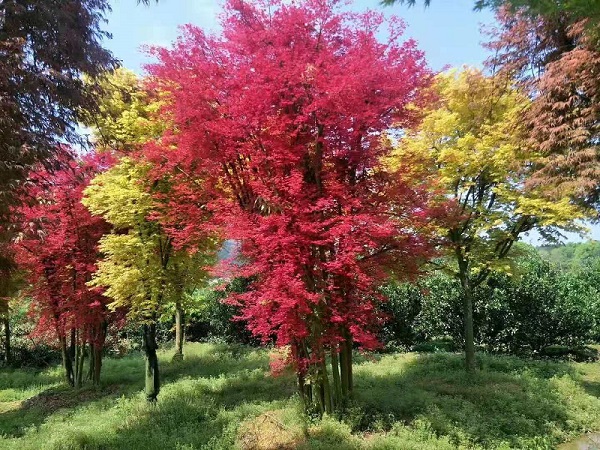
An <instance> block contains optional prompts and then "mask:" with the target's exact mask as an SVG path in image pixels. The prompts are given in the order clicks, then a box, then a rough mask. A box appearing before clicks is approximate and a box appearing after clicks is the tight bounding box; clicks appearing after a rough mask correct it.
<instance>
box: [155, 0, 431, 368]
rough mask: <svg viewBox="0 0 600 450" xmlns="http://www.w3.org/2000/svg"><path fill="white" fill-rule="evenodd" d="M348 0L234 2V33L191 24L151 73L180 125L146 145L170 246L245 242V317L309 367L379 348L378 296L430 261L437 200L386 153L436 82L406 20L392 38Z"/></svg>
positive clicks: (229, 18) (228, 18)
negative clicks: (344, 5) (347, 344)
mask: <svg viewBox="0 0 600 450" xmlns="http://www.w3.org/2000/svg"><path fill="white" fill-rule="evenodd" d="M336 3H337V2H329V1H323V0H306V1H303V2H300V3H289V2H285V1H276V2H270V3H269V6H268V7H267V6H266V5H261V4H260V3H251V2H245V1H240V0H230V1H229V2H227V3H226V5H225V12H224V14H223V16H222V27H223V33H222V35H218V36H209V35H206V34H205V33H204V32H203V31H202V30H200V29H198V28H196V27H193V26H187V27H185V29H184V34H183V36H182V37H181V38H180V39H179V40H178V41H177V43H176V44H175V46H174V48H173V49H171V50H167V49H155V50H154V51H153V52H154V54H155V55H156V56H157V57H158V58H159V63H157V64H155V65H152V66H150V72H151V75H152V76H153V77H154V82H155V83H156V87H158V88H160V89H161V90H163V91H164V92H166V93H167V94H168V95H169V96H170V100H171V101H170V102H168V105H167V106H166V108H167V111H166V112H165V113H166V114H168V115H169V117H172V118H173V120H174V122H175V129H176V130H177V131H176V133H172V134H171V135H167V136H165V137H164V138H163V140H162V145H158V144H152V145H149V146H147V148H146V153H147V157H148V158H149V159H151V160H152V162H153V163H154V165H155V167H157V169H156V170H157V171H158V173H157V178H158V177H165V176H168V177H170V178H171V179H172V180H177V182H174V183H172V185H173V186H175V189H177V192H174V193H173V194H174V195H171V197H170V201H171V210H172V217H177V223H178V224H179V225H180V226H179V228H178V231H177V232H176V233H175V236H174V237H175V239H176V240H177V241H179V242H180V244H179V245H182V244H181V241H185V240H186V239H188V238H189V237H190V236H193V234H194V233H195V232H198V231H199V230H201V228H202V227H203V226H205V227H206V226H208V227H217V226H218V227H221V228H222V229H224V230H225V235H226V237H227V238H229V239H235V240H238V241H239V242H240V243H241V253H242V257H243V260H244V261H245V265H244V266H243V267H242V268H241V272H240V274H241V275H244V276H247V277H252V279H253V280H254V281H253V283H252V285H251V290H250V291H249V292H247V293H244V294H241V295H239V296H237V298H236V301H237V302H239V304H240V305H241V306H242V310H243V314H242V316H243V318H244V319H245V320H247V321H248V323H249V327H250V329H251V331H252V332H253V333H254V334H255V335H258V336H261V337H262V338H263V339H264V340H265V341H267V340H271V339H275V341H276V342H277V344H278V345H291V346H292V355H293V357H294V358H295V361H296V363H298V367H299V368H300V371H301V372H302V371H303V370H304V369H303V368H305V367H306V365H307V364H310V363H311V362H315V361H316V360H319V359H322V358H323V354H324V353H323V349H324V348H336V347H337V345H338V344H339V343H341V342H344V341H348V340H350V341H356V342H358V343H359V344H360V345H361V346H363V347H364V348H373V347H375V346H376V345H377V341H376V339H375V336H374V333H373V330H374V328H373V327H374V325H375V324H377V323H378V321H379V319H380V317H379V316H378V313H377V308H376V303H377V301H379V296H378V295H377V293H376V287H377V286H378V284H379V283H380V282H381V281H382V280H383V279H384V278H385V276H386V270H388V269H389V268H390V267H393V268H394V270H397V271H398V272H399V273H401V274H402V275H410V274H414V273H415V272H416V270H417V265H418V262H419V260H420V259H421V258H422V257H424V256H425V255H426V254H427V253H428V245H427V243H426V240H425V238H424V237H423V235H422V234H420V233H419V228H420V227H421V226H422V225H423V224H425V223H426V222H427V220H428V210H427V207H426V200H427V198H426V196H425V194H424V193H423V192H419V191H418V190H417V189H416V188H414V187H412V186H414V184H413V183H412V182H413V180H410V179H408V177H406V178H403V176H402V174H395V175H394V176H393V177H391V176H390V175H389V174H388V173H387V172H386V171H384V170H383V169H382V158H383V157H385V156H386V155H387V154H388V152H389V151H390V149H391V144H390V142H389V141H388V140H387V139H385V136H384V135H385V133H386V131H388V130H389V129H391V128H393V127H405V126H411V125H413V124H414V122H415V121H416V120H417V117H416V113H415V111H416V108H413V106H416V107H418V106H420V105H421V104H422V102H423V101H424V97H423V96H422V95H421V89H422V88H424V87H426V86H428V84H429V82H430V78H431V77H430V73H429V71H428V69H427V68H426V65H425V62H424V60H423V57H422V54H421V52H419V51H418V50H417V49H416V44H415V42H413V41H410V40H409V41H406V42H400V37H401V35H402V32H403V29H404V25H403V23H402V22H401V21H399V20H391V21H390V23H389V30H388V33H387V34H388V38H389V39H388V41H387V42H385V43H380V42H379V41H378V39H377V36H378V33H379V32H380V28H381V26H382V25H383V16H382V15H381V14H378V13H374V12H368V13H365V14H354V13H344V12H340V11H339V10H338V7H337V5H336ZM206 209H208V210H210V211H212V212H214V214H213V216H212V217H213V220H212V221H211V223H210V224H204V225H202V224H201V222H200V221H201V217H206V215H205V211H206ZM306 342H308V345H305V344H306ZM307 349H308V350H307Z"/></svg>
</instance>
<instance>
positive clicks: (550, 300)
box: [382, 255, 600, 359]
mask: <svg viewBox="0 0 600 450" xmlns="http://www.w3.org/2000/svg"><path fill="white" fill-rule="evenodd" d="M383 291H384V292H383V293H384V294H385V295H386V296H387V297H388V298H389V301H388V302H387V303H385V304H384V305H383V309H384V311H385V312H386V313H387V314H388V316H389V320H388V321H387V324H386V326H385V327H384V329H383V330H382V340H383V341H384V342H385V344H386V346H387V347H388V348H389V349H403V350H422V349H423V350H425V349H434V348H436V347H438V348H443V349H446V350H454V349H458V348H460V347H461V346H462V343H463V321H462V313H461V312H462V299H461V294H460V285H459V283H458V280H456V279H455V278H453V277H451V276H449V275H445V274H442V273H436V274H434V275H431V276H429V277H427V278H424V279H422V280H421V281H420V282H419V283H417V284H408V283H405V284H398V283H391V284H389V285H387V286H386V287H384V289H383ZM474 321H475V336H476V342H477V344H478V346H479V347H480V349H482V350H486V351H489V352H498V353H509V354H515V355H526V356H569V354H570V355H571V356H573V357H574V358H576V359H587V358H591V357H593V356H594V352H593V351H592V350H591V349H586V348H585V346H586V345H587V344H591V343H594V342H600V271H599V270H597V269H596V268H593V267H589V268H586V269H585V270H581V271H578V272H562V271H560V270H559V269H558V268H556V267H555V266H553V265H551V264H550V263H549V262H547V261H545V260H544V259H542V258H541V257H539V256H537V255H530V256H529V257H527V258H525V259H524V260H522V261H519V263H518V264H517V267H516V271H515V273H514V274H512V275H509V274H497V275H494V276H492V277H490V278H489V280H488V282H487V283H485V284H483V285H481V286H479V287H478V288H477V289H476V293H475V311H474Z"/></svg>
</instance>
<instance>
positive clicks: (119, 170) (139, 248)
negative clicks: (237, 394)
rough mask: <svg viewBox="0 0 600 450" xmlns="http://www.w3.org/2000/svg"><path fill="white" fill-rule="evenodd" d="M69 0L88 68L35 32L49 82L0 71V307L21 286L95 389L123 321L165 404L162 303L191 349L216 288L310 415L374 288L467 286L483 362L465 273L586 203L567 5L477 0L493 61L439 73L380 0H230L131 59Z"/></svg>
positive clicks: (591, 211) (585, 144)
mask: <svg viewBox="0 0 600 450" xmlns="http://www.w3.org/2000/svg"><path fill="white" fill-rule="evenodd" d="M34 3H35V2H34ZM79 3H81V5H80V7H81V8H83V12H82V13H81V14H83V13H85V14H84V16H85V19H86V23H88V25H87V27H88V28H87V31H86V32H84V36H85V37H86V39H87V40H83V41H80V42H79V45H77V46H74V47H73V46H71V47H69V49H67V50H68V51H69V52H75V53H82V54H83V53H85V54H86V55H87V57H85V58H84V57H83V56H81V55H79V56H78V55H76V54H73V55H71V56H72V57H73V58H74V59H76V58H77V57H80V58H84V59H85V62H86V63H85V64H73V67H71V68H70V69H67V68H65V67H63V66H69V63H70V62H71V61H70V60H60V61H61V62H62V63H63V66H61V65H60V64H55V63H54V62H53V58H58V56H57V55H54V54H51V53H49V54H46V53H45V52H42V49H39V48H38V46H39V42H38V40H39V39H40V37H39V36H38V35H37V34H35V33H30V34H27V35H26V36H25V37H26V38H27V39H28V40H29V41H30V42H29V44H28V45H29V46H30V47H31V48H32V50H31V51H32V52H34V53H35V52H40V55H41V56H40V58H39V63H36V64H41V65H43V67H46V66H48V67H51V68H52V69H53V70H49V71H48V73H51V74H53V77H59V76H58V75H57V74H59V73H62V74H63V78H61V81H60V82H58V81H56V80H55V79H54V78H52V77H50V78H48V79H45V80H44V84H43V86H44V88H45V89H47V90H48V92H49V93H48V94H47V95H46V94H44V93H43V92H42V91H40V90H38V91H36V92H37V94H36V93H35V92H34V91H35V90H36V89H37V87H36V86H37V85H38V84H39V83H40V80H39V79H38V78H35V77H34V78H28V77H26V76H24V75H23V76H22V77H21V76H20V75H18V74H17V75H15V74H9V75H7V76H6V77H4V76H2V77H1V78H0V105H1V102H2V101H6V102H8V104H9V105H8V106H7V107H6V108H3V109H4V110H5V111H6V112H7V117H9V116H10V117H9V119H10V120H8V119H7V120H8V121H7V120H5V119H2V118H0V154H4V153H6V154H7V155H9V158H7V161H8V163H7V164H6V165H5V166H6V170H7V176H6V177H4V178H2V179H1V180H0V189H1V191H0V219H2V220H0V276H2V278H1V279H0V281H1V282H0V314H4V315H5V316H7V315H8V302H7V301H6V299H8V298H11V296H13V295H14V293H15V292H16V291H20V292H22V295H25V296H28V298H30V312H29V317H30V320H31V321H32V322H34V323H35V328H34V330H33V332H32V335H35V336H37V337H38V338H41V339H44V340H45V341H46V342H48V343H52V344H53V345H55V346H56V347H57V348H58V349H60V351H61V355H62V360H63V367H64V371H65V378H66V381H67V382H68V383H69V384H70V385H71V386H74V387H80V386H81V385H82V384H83V383H84V381H85V377H86V376H85V375H84V372H85V370H86V368H85V361H86V360H88V361H89V366H88V368H87V377H89V379H90V380H91V381H92V382H93V383H94V384H99V383H100V374H101V367H102V355H103V347H104V345H105V341H106V339H107V337H108V335H109V334H110V333H112V334H113V335H114V336H115V339H118V336H119V329H121V328H123V327H125V326H130V327H137V328H139V329H141V330H142V333H141V338H142V339H141V340H142V342H143V344H142V347H141V349H142V350H143V352H144V354H145V357H146V370H145V391H146V397H147V399H148V400H149V401H152V402H154V401H156V400H157V397H158V394H159V391H160V376H159V362H158V358H157V353H156V350H157V347H158V344H157V335H156V329H157V325H158V324H159V322H160V321H161V320H162V319H163V318H165V317H169V316H174V317H175V321H174V322H175V327H174V328H175V336H174V338H175V339H174V340H175V356H174V359H175V360H180V359H182V358H184V353H185V352H184V335H185V323H186V315H187V314H186V313H187V310H188V309H193V307H194V305H193V301H192V300H191V299H193V298H195V297H194V294H195V293H196V292H197V291H198V290H201V289H207V288H208V287H209V286H210V287H211V288H212V287H214V289H216V290H221V291H223V292H224V293H226V294H227V295H224V297H225V299H224V300H223V301H224V302H225V303H226V304H227V305H230V306H232V307H234V308H235V310H236V311H237V314H236V315H235V316H234V317H232V318H231V320H234V321H240V322H243V323H244V324H245V325H246V326H247V328H248V330H249V331H250V332H251V333H252V335H253V336H254V337H256V338H258V339H259V340H260V342H262V343H263V344H265V345H270V346H274V347H276V348H277V349H278V350H279V351H278V352H277V356H276V357H275V359H274V360H273V361H272V368H273V372H274V375H276V374H277V372H281V371H283V370H285V369H286V368H291V369H292V370H293V371H294V373H295V375H296V379H297V385H298V395H299V397H300V398H301V400H302V402H303V405H304V407H305V409H306V410H307V411H313V412H317V413H318V414H319V415H322V414H325V413H328V414H329V413H333V412H336V411H338V412H339V411H343V410H344V409H345V408H346V407H347V406H348V405H349V404H350V400H351V398H352V393H353V390H354V382H353V358H354V355H356V352H357V351H359V352H369V351H375V350H378V349H379V348H380V347H381V343H380V341H379V339H378V332H379V329H380V327H381V326H382V325H383V324H384V323H385V322H386V320H390V318H389V317H388V316H387V315H386V314H385V313H384V312H383V311H384V308H382V305H383V304H384V303H385V302H386V301H387V299H386V295H384V292H385V291H384V290H382V289H381V287H382V286H383V285H385V283H386V282H388V281H389V280H394V281H408V282H413V281H415V280H416V279H418V278H419V277H420V276H421V275H423V274H425V273H427V272H431V271H433V270H445V271H446V272H449V273H451V274H452V276H453V277H455V278H456V279H457V280H459V281H460V286H461V295H462V300H463V317H462V320H463V323H464V347H465V355H466V369H467V371H468V372H474V371H475V370H476V368H477V362H476V358H475V348H476V342H475V337H474V331H473V309H474V304H473V302H474V298H475V296H474V290H475V289H476V288H477V287H478V286H480V285H481V284H482V283H484V282H486V281H487V280H488V278H489V277H490V276H491V275H493V274H498V273H500V274H509V275H510V274H511V273H512V272H511V271H512V268H511V255H512V250H513V247H514V244H515V243H516V242H517V241H519V240H520V239H521V238H522V237H523V235H524V234H525V233H527V232H529V231H532V230H537V231H538V232H539V233H540V234H541V235H542V236H543V237H545V238H548V239H556V238H557V237H560V233H561V232H562V231H580V230H581V229H582V225H581V220H586V219H589V218H594V217H595V216H597V213H598V205H599V201H598V199H599V193H600V188H599V183H598V180H600V164H599V157H600V152H599V150H598V142H599V141H598V138H599V133H600V129H599V125H598V124H599V123H600V121H599V115H600V109H599V108H600V107H599V106H598V102H599V101H600V83H599V82H598V76H597V75H598V71H599V70H600V45H599V44H598V42H599V41H598V36H597V35H596V33H595V22H594V20H596V19H597V15H593V14H590V15H589V17H588V16H586V15H585V14H584V13H582V10H581V8H579V7H578V6H577V5H578V3H577V2H570V3H569V2H565V4H567V3H568V5H567V6H565V7H561V5H562V4H561V2H557V5H558V6H557V7H556V8H553V9H551V10H544V9H540V8H537V7H533V6H531V5H529V4H528V2H509V3H510V4H509V3H506V4H504V3H502V4H501V2H478V6H480V7H492V8H494V9H495V10H496V12H497V18H498V24H497V27H496V28H495V29H493V30H491V31H490V33H489V34H490V42H489V43H488V44H487V46H488V48H489V49H491V50H492V53H493V55H492V57H491V58H490V60H489V61H488V67H487V69H486V70H483V71H482V70H479V69H474V68H468V67H465V68H462V69H455V70H448V71H445V72H442V73H434V72H433V71H432V70H431V69H430V68H429V67H428V64H427V61H426V59H425V55H424V54H423V53H422V52H421V51H420V50H419V47H418V43H417V42H415V41H414V40H411V39H408V38H405V37H404V30H405V27H406V24H405V23H404V22H403V21H402V20H401V19H399V18H396V17H391V18H387V19H386V17H385V16H384V14H383V13H382V12H378V11H368V12H364V13H355V12H349V11H348V9H347V8H346V7H344V5H342V4H341V2H338V1H333V0H302V1H298V2H291V3H290V2H287V1H284V0H274V1H264V0H252V1H244V0H227V1H226V2H225V3H224V5H223V11H222V14H221V16H220V25H221V29H220V31H219V32H217V33H213V34H209V33H207V32H206V31H204V30H202V29H201V28H199V27H196V26H193V25H186V26H185V27H184V28H182V31H181V36H180V37H179V39H178V40H177V41H176V42H175V43H174V44H173V45H172V46H171V47H169V48H164V47H153V48H151V49H150V50H149V53H150V55H151V56H152V57H153V62H152V63H151V64H149V65H148V66H147V68H146V75H145V76H144V77H138V76H137V75H136V74H134V73H133V72H129V71H126V70H124V69H122V68H115V67H114V62H115V61H114V60H113V59H112V57H111V55H110V54H108V53H107V52H105V50H104V49H102V48H101V47H100V45H99V43H98V40H99V38H100V36H101V35H102V32H101V31H100V29H99V28H98V23H99V22H100V21H101V19H102V17H103V13H104V11H105V10H106V8H107V7H108V4H107V3H106V2H103V1H99V2H78V5H79ZM88 3H89V5H88ZM409 3H411V2H409ZM413 3H414V2H413ZM531 3H534V2H531ZM86 5H87V6H86ZM432 7H433V6H432ZM2 8H3V7H2V5H1V4H0V13H2V15H0V27H1V28H0V55H2V54H4V53H6V55H7V58H8V56H10V58H8V59H6V61H13V60H14V61H17V60H18V61H27V62H29V60H28V59H27V57H26V56H24V55H23V52H24V46H26V45H27V42H28V41H27V40H24V39H25V37H23V36H20V35H19V34H18V33H17V32H16V31H15V30H16V29H17V25H15V26H14V27H13V28H11V27H9V25H10V26H12V25H11V24H13V23H18V20H17V19H19V20H25V19H24V18H19V17H17V16H18V14H17V13H18V11H17V10H16V9H15V10H13V9H11V8H13V7H12V6H11V8H9V9H7V10H5V9H6V8H5V9H2ZM40 8H41V7H40ZM25 10H26V11H29V12H28V14H32V16H31V17H32V18H30V19H27V21H25V22H24V23H26V24H27V26H30V27H36V26H37V25H36V23H37V22H36V21H35V20H33V18H35V17H34V16H35V14H33V12H31V11H33V9H31V10H30V9H27V8H25ZM42 12H43V13H44V14H45V13H47V11H46V9H44V8H42V11H41V13H42ZM41 13H40V14H41ZM65 14H66V13H65ZM43 17H45V15H44V16H43ZM43 17H42V16H40V18H39V20H45V19H43ZM19 23H20V22H19ZM44 23H45V22H44ZM66 23H70V22H66ZM80 25H82V26H83V25H84V24H80ZM59 31H60V32H61V33H62V32H66V31H65V30H63V29H62V28H60V29H59ZM9 32H10V33H12V34H14V35H15V36H14V37H13V36H12V34H10V33H9ZM40 32H41V31H40ZM7 33H8V35H7V36H8V37H6V38H5V37H4V35H5V34H7ZM83 44H85V45H83ZM65 45H67V44H65ZM80 47H81V48H80ZM55 50H56V51H57V52H60V51H63V50H64V49H62V48H59V47H57V48H56V49H55ZM67 50H64V51H67ZM34 60H35V61H38V59H35V58H34ZM79 62H81V61H79ZM89 64H91V65H92V66H93V67H91V68H90V67H88V65H89ZM17 66H18V67H19V70H24V71H26V70H27V68H26V67H25V66H24V65H19V64H16V65H15V66H14V67H13V65H12V63H11V62H8V63H7V62H4V61H0V75H2V74H3V73H4V72H6V71H8V69H11V70H14V68H15V67H17ZM82 74H85V76H82ZM38 75H39V74H38ZM19 77H21V78H19ZM59 78H60V77H59ZM18 79H20V80H21V84H20V85H18V86H17V85H15V86H13V84H14V83H16V81H15V80H18ZM5 80H8V81H9V83H8V84H7V87H6V88H5V87H4V84H3V83H4V82H5ZM61 83H64V84H61ZM55 84H56V86H55ZM14 89H17V90H18V89H21V92H24V94H23V98H32V99H33V98H36V95H38V94H39V95H40V99H38V100H40V102H41V103H39V104H38V103H36V102H27V101H25V100H24V99H23V98H21V97H19V96H18V95H13V90H14ZM4 91H7V92H9V93H10V94H11V95H12V96H10V95H8V96H7V95H4V96H3V95H1V94H2V92H4ZM44 92H45V91H44ZM59 94H60V95H59ZM62 95H64V96H65V98H62V97H61V96H62ZM40 105H41V106H40ZM32 109H37V110H38V112H39V113H40V115H39V116H38V115H35V114H33V112H32ZM44 114H46V116H44ZM30 116H31V117H30ZM76 123H78V124H79V125H80V126H82V127H83V126H85V127H87V129H88V130H90V132H91V137H92V138H91V148H90V149H86V150H84V149H82V148H80V147H78V146H77V145H75V143H74V142H73V139H71V138H72V134H73V133H74V131H75V124H76ZM15 130H16V131H15ZM68 141H70V142H69V143H67V142H68ZM15 149H18V150H15ZM3 167H4V166H3ZM2 170H4V169H2ZM2 173H3V172H2V171H0V174H2ZM5 184H6V186H5ZM228 243H229V244H231V243H235V245H234V247H235V249H236V251H235V252H234V253H235V254H232V255H229V257H222V256H219V252H220V250H221V249H222V248H223V246H224V245H226V244H228ZM230 247H231V245H230ZM240 279H243V280H244V283H243V284H244V289H242V290H241V292H240V291H239V290H236V289H228V288H227V286H228V285H229V284H230V283H232V280H240ZM5 310H6V311H5ZM6 324H7V325H5V327H6V333H7V334H6V336H7V337H6V342H7V345H6V355H7V358H8V355H9V354H10V349H9V345H10V340H9V329H8V322H6Z"/></svg>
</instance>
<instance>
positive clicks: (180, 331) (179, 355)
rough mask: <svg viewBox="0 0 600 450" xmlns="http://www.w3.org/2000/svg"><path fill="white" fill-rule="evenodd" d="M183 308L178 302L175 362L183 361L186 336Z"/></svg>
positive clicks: (176, 307) (176, 309) (176, 306)
mask: <svg viewBox="0 0 600 450" xmlns="http://www.w3.org/2000/svg"><path fill="white" fill-rule="evenodd" d="M183 314H184V312H183V308H182V307H181V303H180V302H177V303H176V305H175V354H174V355H173V360H182V359H183V336H184V331H185V330H184V322H183V320H184V316H183Z"/></svg>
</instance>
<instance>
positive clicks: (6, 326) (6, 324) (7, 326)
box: [2, 311, 12, 365]
mask: <svg viewBox="0 0 600 450" xmlns="http://www.w3.org/2000/svg"><path fill="white" fill-rule="evenodd" d="M2 322H4V357H5V360H6V365H9V364H10V363H11V362H12V355H11V348H10V317H9V316H8V311H7V312H6V314H5V315H4V317H3V319H2Z"/></svg>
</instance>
